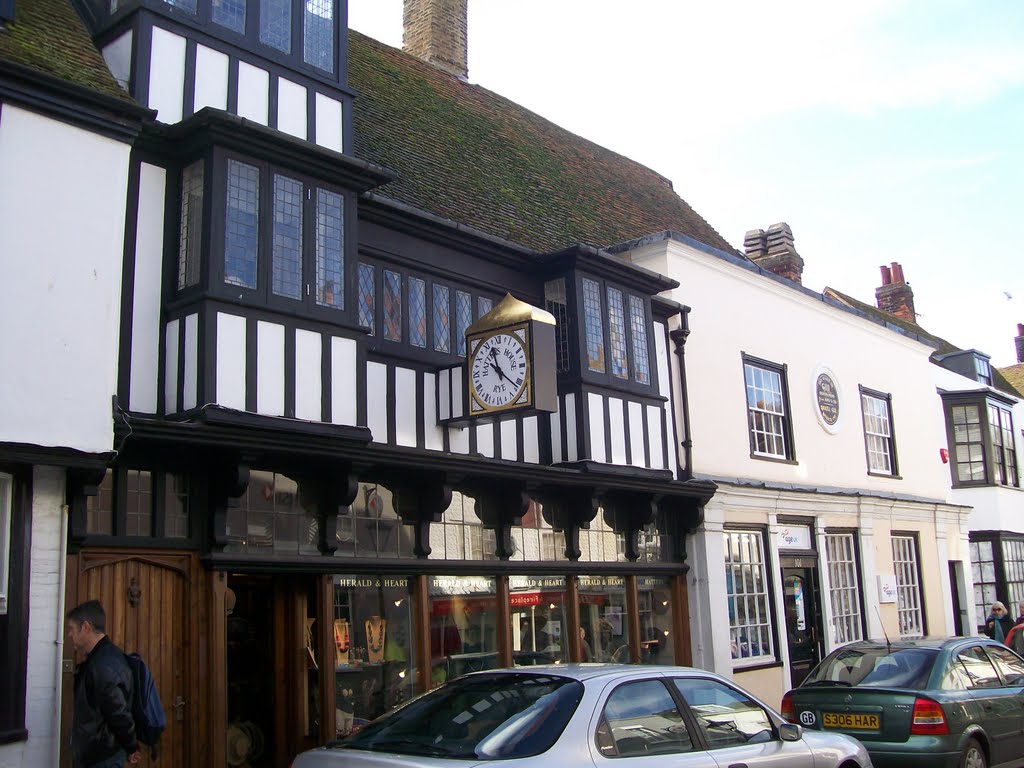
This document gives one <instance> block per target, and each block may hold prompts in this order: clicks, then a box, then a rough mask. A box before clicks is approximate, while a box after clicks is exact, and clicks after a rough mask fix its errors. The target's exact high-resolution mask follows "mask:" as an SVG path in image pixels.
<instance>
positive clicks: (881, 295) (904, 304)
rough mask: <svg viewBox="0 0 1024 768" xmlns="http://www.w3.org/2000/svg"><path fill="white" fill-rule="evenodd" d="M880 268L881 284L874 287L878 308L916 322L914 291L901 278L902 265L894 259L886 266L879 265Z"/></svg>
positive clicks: (910, 321)
mask: <svg viewBox="0 0 1024 768" xmlns="http://www.w3.org/2000/svg"><path fill="white" fill-rule="evenodd" d="M881 270H882V285H881V286H880V287H879V288H876V289H875V302H876V303H877V304H878V308H879V309H881V310H882V311H883V312H888V313H889V314H890V315H896V317H898V318H900V319H902V320H906V321H907V322H909V323H916V322H917V313H916V312H914V292H913V291H912V290H910V285H909V284H908V283H907V281H906V280H904V279H903V267H901V266H900V265H899V264H897V263H896V262H895V261H894V262H893V263H892V264H890V265H889V266H888V267H885V266H883V267H881Z"/></svg>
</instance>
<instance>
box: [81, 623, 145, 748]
mask: <svg viewBox="0 0 1024 768" xmlns="http://www.w3.org/2000/svg"><path fill="white" fill-rule="evenodd" d="M71 747H72V750H73V751H74V754H75V762H76V764H78V765H90V764H92V763H98V762H100V761H101V760H105V759H106V758H108V757H110V756H112V755H114V754H116V753H117V751H118V750H119V749H123V750H124V751H125V754H127V755H130V754H132V753H133V752H135V751H136V750H137V749H138V748H139V745H138V742H137V741H136V739H135V721H134V720H133V719H132V671H131V669H130V668H129V666H128V662H127V661H125V658H124V653H123V652H122V651H121V649H120V648H118V647H117V646H116V645H114V644H113V643H112V642H110V640H109V639H108V638H107V637H106V636H104V637H103V638H102V639H101V640H100V641H99V642H98V643H96V646H95V647H94V648H93V649H92V652H91V653H90V654H89V655H88V656H87V657H86V659H85V661H83V662H82V663H81V664H79V665H78V668H77V669H75V717H74V721H73V724H72V726H71Z"/></svg>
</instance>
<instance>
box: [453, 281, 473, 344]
mask: <svg viewBox="0 0 1024 768" xmlns="http://www.w3.org/2000/svg"><path fill="white" fill-rule="evenodd" d="M472 324H473V297H472V296H470V295H469V294H468V293H466V292H465V291H456V292H455V338H456V342H455V343H456V345H457V347H456V348H457V349H458V351H459V357H465V356H466V329H467V328H469V326H471V325H472Z"/></svg>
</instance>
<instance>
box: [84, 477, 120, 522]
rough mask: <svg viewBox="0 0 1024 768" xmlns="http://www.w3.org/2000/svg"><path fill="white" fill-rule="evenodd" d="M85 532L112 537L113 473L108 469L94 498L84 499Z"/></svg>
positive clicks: (87, 497)
mask: <svg viewBox="0 0 1024 768" xmlns="http://www.w3.org/2000/svg"><path fill="white" fill-rule="evenodd" d="M85 531H86V533H96V534H101V535H107V536H113V535H114V471H113V470H112V469H108V470H107V472H106V474H105V475H104V476H103V480H102V481H101V482H100V484H99V490H98V492H97V494H96V495H95V496H86V497H85Z"/></svg>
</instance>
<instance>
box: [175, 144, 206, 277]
mask: <svg viewBox="0 0 1024 768" xmlns="http://www.w3.org/2000/svg"><path fill="white" fill-rule="evenodd" d="M202 243H203V161H202V160H197V161H196V162H194V163H192V165H190V166H188V167H187V168H185V170H184V171H182V174H181V222H180V223H179V237H178V288H187V287H188V286H190V285H196V284H198V283H199V255H200V253H201V252H202Z"/></svg>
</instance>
